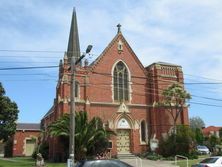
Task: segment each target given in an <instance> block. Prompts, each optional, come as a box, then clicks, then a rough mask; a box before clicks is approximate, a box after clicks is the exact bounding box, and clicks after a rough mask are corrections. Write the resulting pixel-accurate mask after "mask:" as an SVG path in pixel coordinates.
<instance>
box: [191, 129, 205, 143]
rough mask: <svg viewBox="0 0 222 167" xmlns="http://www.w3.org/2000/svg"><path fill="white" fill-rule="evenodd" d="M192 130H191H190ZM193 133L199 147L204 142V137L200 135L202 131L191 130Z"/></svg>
mask: <svg viewBox="0 0 222 167" xmlns="http://www.w3.org/2000/svg"><path fill="white" fill-rule="evenodd" d="M192 130H193V129H192ZM193 131H194V132H195V138H196V142H197V144H199V145H203V142H204V135H203V133H202V130H201V129H199V128H196V129H195V130H193Z"/></svg>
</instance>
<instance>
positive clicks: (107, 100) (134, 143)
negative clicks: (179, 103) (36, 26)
mask: <svg viewBox="0 0 222 167" xmlns="http://www.w3.org/2000/svg"><path fill="white" fill-rule="evenodd" d="M117 27H118V28H117V34H116V35H115V36H114V38H113V39H112V40H111V42H110V43H109V44H108V46H107V47H106V48H105V49H104V51H103V52H102V53H101V54H100V55H99V56H98V58H97V59H96V60H95V61H94V62H92V63H91V64H89V63H88V62H87V61H84V62H81V63H80V64H79V65H78V66H76V73H75V80H76V83H75V92H74V95H75V105H76V111H77V112H78V111H86V112H87V113H88V116H89V119H91V118H93V117H94V116H99V117H100V118H101V119H102V121H103V123H104V127H106V128H109V129H111V130H113V131H114V132H115V133H116V136H113V137H112V138H111V139H110V150H111V153H112V155H117V154H119V153H133V154H137V153H141V152H144V151H147V150H148V149H149V147H148V146H149V142H150V139H152V138H154V137H155V136H156V138H157V139H159V138H160V137H161V136H164V135H166V134H167V133H168V132H169V130H170V129H171V128H172V124H173V122H172V118H171V116H170V115H169V113H168V112H167V111H166V110H164V109H160V108H158V106H157V105H155V104H156V103H157V102H158V101H159V100H160V98H161V93H162V90H163V89H166V88H167V87H169V86H170V85H172V83H180V84H181V85H183V82H184V81H183V72H182V68H181V66H179V65H175V64H171V63H165V62H156V63H152V64H151V65H149V66H147V67H144V66H143V64H142V63H141V62H140V60H139V58H138V57H137V55H136V54H135V53H134V51H133V49H132V48H131V47H130V45H129V43H128V42H127V40H126V38H125V37H124V36H123V33H122V31H121V26H120V25H118V26H117ZM98 33H99V32H98ZM80 56H81V54H80V44H79V36H78V27H77V18H76V12H75V11H74V12H73V16H72V22H71V29H70V36H69V43H68V50H67V53H65V55H64V58H63V60H60V65H59V79H58V83H57V87H56V97H55V99H54V104H53V106H52V108H51V109H50V110H49V111H48V113H46V115H45V116H44V117H43V119H42V125H43V126H44V127H45V128H46V127H47V126H48V125H49V124H50V123H51V122H53V121H55V120H57V119H58V118H59V117H60V116H62V115H63V114H64V113H70V79H71V78H70V76H71V70H70V62H71V58H72V57H75V59H76V60H77V59H79V57H80ZM147 56H149V55H147ZM188 123H189V122H188V111H187V108H185V111H184V112H182V113H181V114H180V116H179V120H178V124H188ZM49 140H50V142H49V155H50V157H51V158H53V157H54V156H56V155H58V154H59V152H60V151H61V149H60V143H59V142H58V140H56V138H50V139H49Z"/></svg>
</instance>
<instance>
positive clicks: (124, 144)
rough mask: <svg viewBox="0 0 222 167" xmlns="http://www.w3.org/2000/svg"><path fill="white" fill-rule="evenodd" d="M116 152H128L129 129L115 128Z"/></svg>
mask: <svg viewBox="0 0 222 167" xmlns="http://www.w3.org/2000/svg"><path fill="white" fill-rule="evenodd" d="M117 152H118V153H129V152H130V130H129V129H119V130H117Z"/></svg>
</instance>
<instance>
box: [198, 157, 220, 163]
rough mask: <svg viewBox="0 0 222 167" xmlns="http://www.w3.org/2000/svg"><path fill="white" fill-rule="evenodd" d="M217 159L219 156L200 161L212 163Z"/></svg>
mask: <svg viewBox="0 0 222 167" xmlns="http://www.w3.org/2000/svg"><path fill="white" fill-rule="evenodd" d="M217 160H218V158H206V159H204V160H203V161H201V162H200V163H205V164H211V163H215V162H216V161H217Z"/></svg>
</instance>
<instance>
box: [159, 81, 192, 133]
mask: <svg viewBox="0 0 222 167" xmlns="http://www.w3.org/2000/svg"><path fill="white" fill-rule="evenodd" d="M189 99H191V96H190V94H189V93H187V91H186V90H184V88H183V87H182V86H180V85H179V84H173V85H171V86H170V87H168V88H167V89H165V90H164V91H163V98H162V101H161V102H160V103H159V105H160V106H161V107H164V109H166V110H167V111H168V112H169V113H170V115H171V117H172V119H173V132H174V133H176V123H177V119H178V118H179V116H180V114H181V113H182V112H183V111H184V108H185V107H187V106H186V102H187V100H189Z"/></svg>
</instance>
